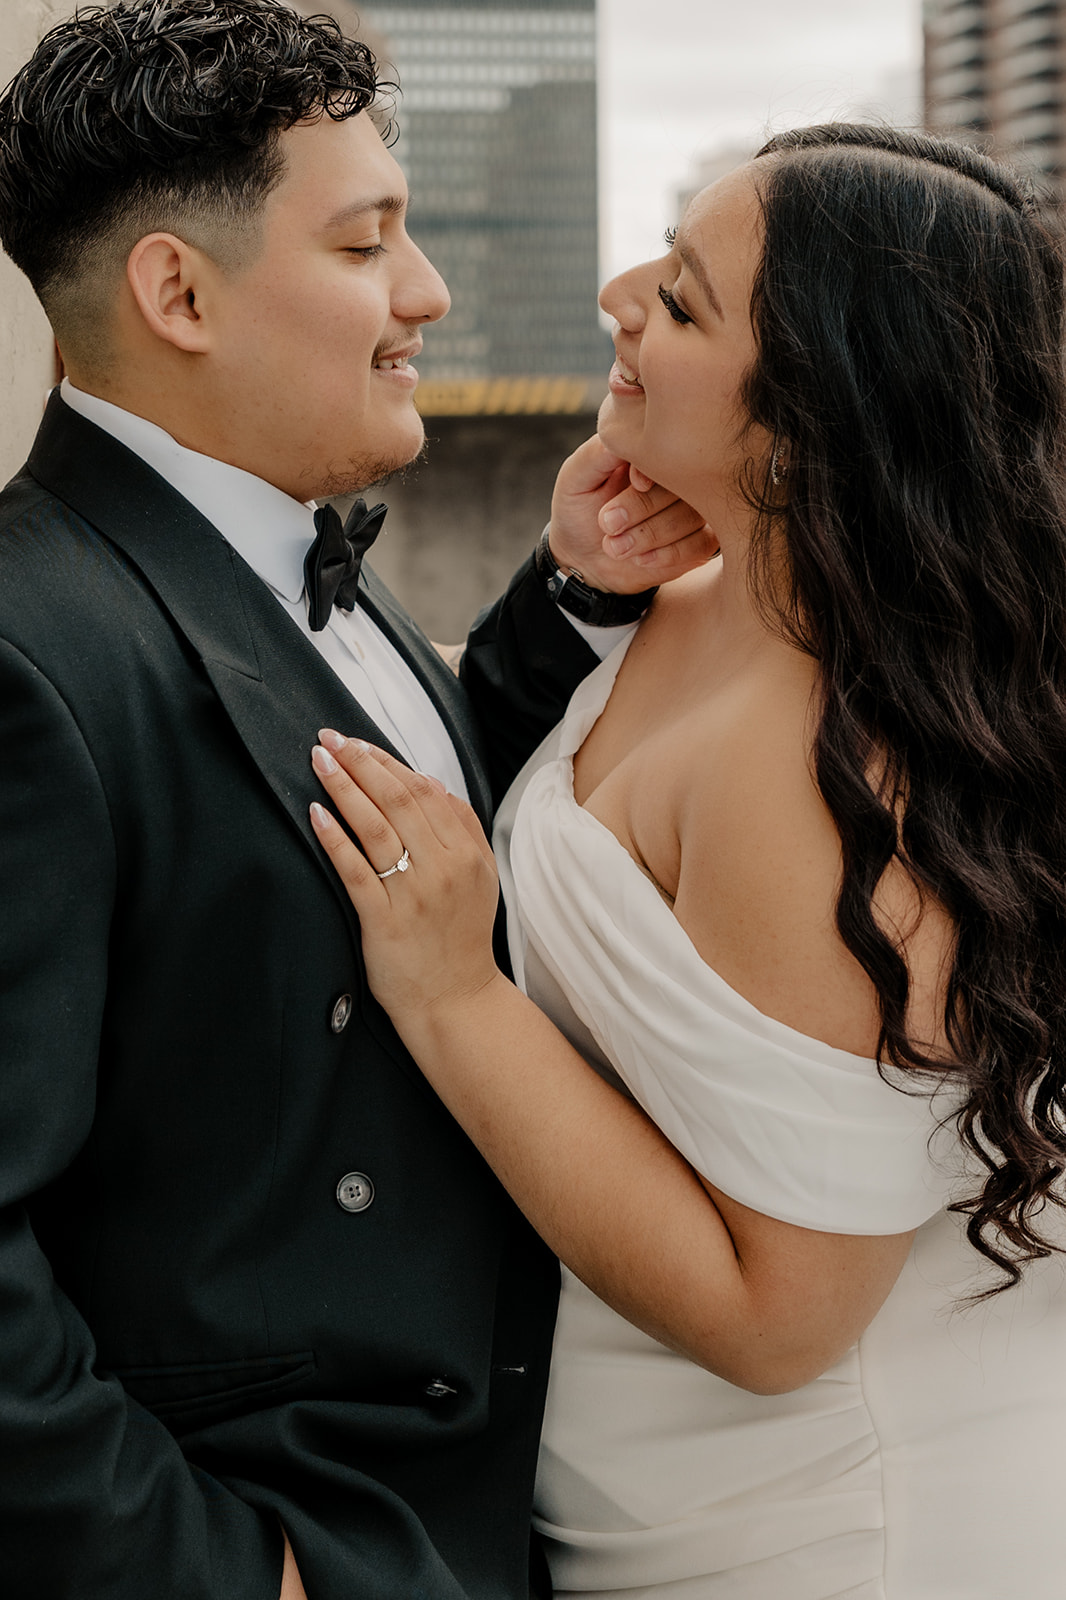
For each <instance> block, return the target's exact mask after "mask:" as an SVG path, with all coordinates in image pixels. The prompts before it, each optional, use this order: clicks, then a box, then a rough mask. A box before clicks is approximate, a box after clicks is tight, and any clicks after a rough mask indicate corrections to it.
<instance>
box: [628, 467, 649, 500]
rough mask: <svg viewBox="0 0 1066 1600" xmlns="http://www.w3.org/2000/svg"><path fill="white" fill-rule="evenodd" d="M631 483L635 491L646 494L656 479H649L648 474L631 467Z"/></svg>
mask: <svg viewBox="0 0 1066 1600" xmlns="http://www.w3.org/2000/svg"><path fill="white" fill-rule="evenodd" d="M629 481H630V483H631V484H632V485H633V487H634V489H637V490H639V491H640V493H641V494H645V493H646V492H647V490H649V489H650V488H651V486H652V484H653V483H654V481H655V480H654V478H649V477H648V474H647V473H646V472H641V470H640V468H639V467H630V469H629Z"/></svg>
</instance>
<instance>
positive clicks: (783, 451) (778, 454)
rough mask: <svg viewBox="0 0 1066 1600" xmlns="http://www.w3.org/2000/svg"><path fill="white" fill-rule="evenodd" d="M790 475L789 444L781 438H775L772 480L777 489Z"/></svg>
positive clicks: (771, 466)
mask: <svg viewBox="0 0 1066 1600" xmlns="http://www.w3.org/2000/svg"><path fill="white" fill-rule="evenodd" d="M787 477H788V446H787V445H786V444H782V443H781V441H780V440H779V439H775V440H774V453H773V455H772V456H771V457H770V481H771V483H772V484H773V486H774V488H775V489H778V488H780V486H781V484H782V483H784V481H785V479H786V478H787Z"/></svg>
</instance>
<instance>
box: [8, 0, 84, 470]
mask: <svg viewBox="0 0 1066 1600" xmlns="http://www.w3.org/2000/svg"><path fill="white" fill-rule="evenodd" d="M73 10H74V6H73V3H72V0H0V83H4V84H6V83H8V82H10V80H11V78H12V77H13V76H14V74H15V72H16V71H17V69H18V68H19V67H20V66H21V65H22V63H23V62H24V61H25V60H26V59H27V57H28V56H30V55H32V54H33V50H34V48H35V46H36V45H37V43H38V41H39V39H40V38H41V35H42V34H44V33H46V32H47V31H48V29H49V28H50V27H51V26H52V24H53V23H55V22H58V21H60V20H61V19H62V18H63V17H65V16H69V15H70V14H71V12H72V11H73ZM54 376H55V358H54V353H53V340H52V330H51V329H50V328H49V326H48V322H47V320H46V318H45V315H44V312H43V311H42V310H41V308H40V306H39V304H38V303H37V299H36V297H35V296H34V293H33V290H32V289H31V288H30V286H29V284H28V283H27V281H26V279H25V278H24V277H23V276H22V273H21V272H19V270H18V268H17V267H15V266H14V265H13V264H12V263H11V262H10V261H9V260H8V258H7V256H5V255H2V254H0V483H6V482H7V480H8V478H10V476H11V474H12V473H13V472H14V471H15V470H16V469H17V468H18V467H20V466H21V465H22V463H23V461H25V459H26V452H27V451H28V449H29V447H30V442H31V440H32V439H33V435H34V433H35V432H36V431H37V424H38V422H39V421H40V419H41V411H42V409H43V407H44V399H45V395H46V393H47V391H48V389H49V388H50V387H51V385H52V382H53V379H54Z"/></svg>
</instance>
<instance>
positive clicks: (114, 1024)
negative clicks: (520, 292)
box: [0, 396, 593, 1600]
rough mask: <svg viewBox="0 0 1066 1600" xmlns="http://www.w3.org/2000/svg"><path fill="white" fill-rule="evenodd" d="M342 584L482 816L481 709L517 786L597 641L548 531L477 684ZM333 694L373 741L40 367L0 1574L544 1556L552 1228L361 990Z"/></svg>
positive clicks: (6, 813)
mask: <svg viewBox="0 0 1066 1600" xmlns="http://www.w3.org/2000/svg"><path fill="white" fill-rule="evenodd" d="M360 603H363V604H365V605H366V607H367V609H368V610H369V611H370V612H371V613H372V615H373V616H374V617H375V618H376V619H377V620H378V622H379V623H380V624H381V626H382V627H383V628H384V629H385V631H386V633H387V634H388V635H389V636H390V637H391V638H392V639H393V641H394V642H395V643H396V644H397V645H398V647H399V648H400V650H401V651H402V652H403V654H404V656H405V657H406V659H407V660H408V661H409V663H410V664H411V666H412V667H413V669H414V671H415V672H416V673H417V674H418V676H419V677H420V678H421V680H422V682H423V683H424V684H425V686H426V688H427V689H428V691H429V693H430V696H431V697H432V699H433V700H434V702H435V703H436V705H437V706H438V708H439V710H440V713H441V715H442V717H443V718H444V720H445V723H446V724H447V726H448V727H449V729H450V730H451V732H452V735H453V737H454V739H455V743H456V746H457V749H458V751H459V754H460V757H461V759H462V762H463V767H464V770H465V773H466V776H467V780H468V783H469V787H470V793H471V795H472V797H473V799H474V803H475V805H476V806H477V807H478V808H479V810H480V811H481V814H482V816H483V817H485V818H486V819H487V817H488V813H489V809H490V800H489V795H488V789H487V785H486V780H485V776H484V769H483V765H482V760H481V756H480V753H479V752H480V750H481V746H482V740H484V741H485V744H486V746H487V747H488V748H493V749H494V750H495V757H494V767H495V780H496V783H497V785H499V786H502V785H503V784H504V783H505V782H506V780H507V778H508V776H509V774H510V773H511V771H513V770H514V768H515V766H516V764H517V763H518V762H519V761H521V759H523V758H524V756H525V755H526V754H527V753H528V751H529V750H530V749H531V748H532V747H533V745H534V744H535V742H536V741H537V739H538V738H539V737H540V736H541V734H542V733H543V732H544V731H545V730H546V728H547V727H548V726H550V724H551V723H552V722H553V721H554V720H555V719H556V718H557V716H558V715H559V712H560V710H561V706H562V703H563V701H564V700H565V697H566V695H567V693H568V692H569V690H570V689H571V688H572V687H573V685H574V683H575V682H576V681H577V680H578V679H579V678H580V677H581V676H582V675H583V673H584V672H585V671H587V670H588V668H589V666H590V665H592V664H593V661H592V656H591V652H589V651H588V650H587V648H586V646H585V645H584V644H583V643H582V641H581V640H580V639H579V638H578V636H577V635H576V634H575V633H574V631H573V630H572V629H571V628H569V626H568V625H567V624H566V622H565V620H564V619H560V618H558V617H556V616H555V614H554V613H553V611H552V609H551V607H550V606H549V605H548V603H547V602H546V601H545V600H544V599H543V598H542V597H541V596H540V595H539V589H538V586H537V585H536V583H535V582H534V581H533V580H532V579H531V578H530V575H529V571H528V567H527V568H526V569H523V572H522V573H520V574H519V576H518V578H517V579H516V582H515V583H514V584H513V585H512V587H511V590H510V591H509V592H508V595H507V596H506V597H505V598H504V600H503V601H501V602H500V603H498V605H497V606H496V607H495V608H493V610H492V611H491V613H489V614H487V615H486V616H485V617H484V618H483V619H482V620H481V622H480V624H479V626H478V629H477V633H476V638H475V640H474V645H473V649H472V652H471V656H470V662H469V666H468V672H467V678H468V683H469V689H468V691H467V690H464V689H463V688H462V687H461V686H460V685H459V684H457V683H456V681H455V679H454V678H453V677H452V676H451V675H450V674H449V673H448V672H447V671H446V669H445V668H444V667H443V665H442V664H441V663H440V661H439V659H438V658H437V656H436V654H435V652H434V651H433V650H432V647H431V646H429V645H428V643H427V642H426V640H425V639H424V638H423V637H422V635H421V634H419V632H418V630H417V629H416V628H415V627H414V625H413V624H412V623H411V622H410V620H409V619H408V618H407V617H406V616H405V615H404V614H403V612H402V611H401V610H400V608H399V607H398V606H397V605H396V603H395V602H394V601H393V600H392V598H391V597H390V596H389V595H388V593H387V592H386V591H385V590H384V588H383V587H382V586H381V585H380V584H378V583H377V582H376V580H375V579H374V578H373V576H372V575H369V576H368V579H367V585H366V592H365V594H364V595H362V596H361V601H360ZM479 714H480V716H481V717H482V719H483V720H482V726H481V728H480V730H479V727H478V716H479ZM325 724H329V725H333V726H336V727H338V728H341V729H343V730H344V731H346V732H348V733H351V734H354V735H357V736H360V737H365V738H368V739H371V740H373V741H375V742H376V743H379V744H384V745H386V746H387V741H386V740H385V738H384V736H383V735H382V733H381V731H380V730H379V729H378V728H376V727H374V726H373V724H372V723H370V722H369V720H368V718H367V717H366V716H365V714H364V713H363V712H362V711H361V710H360V708H359V706H358V705H357V704H356V703H355V702H354V701H353V700H352V699H351V697H350V696H349V695H348V693H347V691H346V690H345V689H344V687H343V685H342V684H341V683H340V682H339V680H338V679H337V678H336V677H335V676H334V674H333V673H332V672H331V671H330V669H329V668H328V667H327V666H326V665H325V663H324V662H323V661H322V659H321V657H320V656H319V655H318V653H317V651H316V650H315V649H314V647H313V646H312V645H311V644H310V643H309V642H308V641H307V640H306V639H305V638H304V636H303V635H302V634H301V633H300V631H299V629H298V628H296V627H295V625H294V624H293V623H292V621H291V620H290V618H288V617H287V616H286V615H285V613H284V612H283V611H282V609H281V608H280V607H279V606H278V604H277V602H276V601H275V600H274V598H273V596H272V595H271V594H270V593H269V592H268V591H267V589H266V588H265V587H264V586H263V584H262V583H261V582H260V580H259V579H258V578H257V577H256V576H255V575H254V574H253V573H252V572H251V570H250V569H249V568H248V567H247V566H246V565H245V564H244V562H243V561H242V560H241V558H240V557H239V556H238V555H237V554H236V553H235V552H234V551H233V549H232V548H231V547H230V546H229V545H228V544H227V543H226V542H225V540H223V538H222V537H221V535H220V534H219V533H218V532H217V531H216V530H215V529H214V528H213V527H212V526H211V525H210V524H209V523H207V522H206V521H205V520H204V519H203V518H202V517H200V516H199V514H198V513H197V512H195V511H194V509H193V508H192V507H191V506H190V505H189V504H188V503H187V502H186V501H185V500H184V499H182V497H181V496H180V495H178V494H176V493H175V492H174V491H173V490H172V489H171V488H170V487H169V486H168V485H166V484H165V483H164V482H163V481H162V480H161V479H160V478H159V477H158V476H157V475H156V474H155V473H154V472H153V471H152V470H151V469H150V468H148V467H147V466H146V465H145V464H144V463H143V462H141V461H140V460H139V459H138V458H137V457H135V456H134V455H132V454H131V453H130V452H129V451H127V450H126V449H125V448H124V447H123V446H122V445H120V444H119V443H117V441H115V440H114V439H112V438H111V437H110V436H109V435H107V434H105V433H103V432H101V431H100V430H99V429H97V428H95V427H94V426H93V425H92V424H90V423H88V422H86V421H85V420H84V419H82V418H81V417H80V416H78V415H77V414H75V413H74V412H73V411H71V410H70V409H69V408H68V407H66V406H64V405H63V404H62V402H61V401H60V400H59V399H58V397H57V396H53V398H52V400H51V402H50V406H49V410H48V413H47V415H46V418H45V421H44V423H43V425H42V428H41V431H40V433H39V435H38V439H37V442H36V444H35V446H34V450H33V453H32V455H31V457H30V460H29V463H28V466H27V468H26V469H25V470H24V472H23V473H22V474H21V475H20V476H19V477H18V478H16V479H15V480H14V481H13V483H12V484H10V485H9V486H8V488H7V489H6V490H5V491H4V493H3V495H2V496H0V885H2V888H0V893H2V910H0V1574H2V1588H3V1593H4V1594H5V1596H7V1597H8V1600H29V1597H31V1596H32V1597H33V1600H60V1597H66V1596H70V1597H78V1600H88V1597H101V1600H103V1597H107V1600H119V1597H121V1600H208V1597H211V1600H275V1596H276V1595H277V1593H278V1589H279V1586H280V1574H281V1543H280V1534H279V1518H280V1520H281V1521H282V1522H283V1523H284V1525H285V1527H286V1529H287V1530H288V1532H289V1536H290V1538H291V1540H292V1543H293V1546H294V1549H295V1552H296V1555H297V1559H298V1562H299V1565H300V1568H301V1571H302V1573H303V1576H304V1581H305V1583H306V1587H307V1590H308V1593H309V1595H310V1596H311V1597H312V1600H524V1597H525V1596H526V1594H527V1592H528V1588H527V1585H528V1555H529V1548H528V1543H529V1542H528V1519H529V1504H530V1497H531V1485H532V1475H533V1470H534V1462H535V1456H536V1448H537V1435H538V1428H539V1422H540V1414H541V1406H542V1402H543V1393H544V1386H545V1380H546V1374H547V1363H548V1355H549V1346H550V1339H551V1330H552V1323H553V1317H554V1302H555V1266H554V1263H553V1261H552V1260H551V1258H550V1257H549V1255H548V1253H547V1252H546V1251H545V1249H544V1248H543V1246H542V1245H541V1244H540V1242H539V1241H538V1240H537V1239H536V1238H535V1237H534V1236H533V1235H532V1233H531V1231H530V1230H529V1229H528V1227H527V1226H526V1224H525V1223H524V1222H523V1220H522V1219H521V1218H520V1217H519V1215H518V1214H517V1212H516V1211H515V1210H514V1208H513V1207H512V1205H511V1204H510V1202H509V1200H508V1199H507V1197H506V1196H505V1195H504V1194H503V1192H502V1190H501V1189H500V1187H499V1186H498V1184H497V1183H496V1181H495V1179H494V1178H493V1176H492V1174H491V1173H490V1172H489V1171H488V1169H487V1168H486V1166H485V1165H484V1163H483V1162H482V1160H481V1158H480V1157H479V1155H478V1154H477V1152H476V1151H475V1150H474V1149H473V1147H472V1146H471V1145H470V1143H469V1142H468V1140H467V1139H466V1137H465V1136H464V1134H463V1133H462V1132H461V1130H460V1129H459V1128H458V1127H457V1125H456V1124H455V1123H454V1122H453V1121H452V1119H451V1118H450V1117H449V1115H448V1114H447V1112H446V1111H445V1110H444V1109H443V1107H442V1106H441V1105H440V1103H439V1101H437V1099H436V1098H435V1096H434V1095H433V1094H432V1092H431V1091H430V1090H429V1089H428V1087H427V1086H426V1084H425V1082H424V1081H423V1079H422V1078H421V1076H420V1074H419V1073H418V1071H417V1069H416V1068H415V1066H414V1064H413V1063H412V1061H411V1060H410V1058H409V1057H408V1056H407V1054H406V1052H405V1051H404V1049H403V1047H402V1046H401V1044H400V1042H399V1040H398V1038H397V1036H396V1034H395V1033H394V1031H393V1029H392V1027H391V1025H390V1023H389V1021H388V1019H387V1017H386V1016H385V1015H384V1013H383V1012H382V1011H381V1010H380V1008H379V1007H378V1006H377V1005H376V1004H375V1002H374V1001H373V999H372V998H371V997H370V995H369V994H368V992H367V988H366V982H365V976H364V971H363V967H362V963H361V959H360V949H359V930H358V925H357V921H356V918H355V916H354V913H353V911H352V910H351V908H350V906H349V903H348V901H347V898H346V897H345V895H344V894H343V891H342V890H341V889H340V887H339V885H338V883H337V882H336V881H335V879H334V878H333V876H332V874H331V871H330V869H329V867H328V864H327V862H326V860H325V857H324V855H323V854H322V852H321V850H320V848H319V846H318V844H317V842H316V841H315V838H314V835H313V833H312V831H311V829H310V825H309V823H308V819H307V807H308V805H309V803H310V801H311V800H312V799H314V798H315V796H316V793H317V792H318V790H317V784H316V783H315V781H314V779H313V777H312V774H311V771H310V766H309V752H310V748H311V745H312V743H313V742H314V738H315V734H316V730H317V729H318V727H319V726H321V725H325ZM346 997H347V998H346ZM349 1002H350V1003H349ZM352 1173H356V1174H360V1175H362V1176H361V1177H360V1178H359V1179H357V1180H356V1186H357V1188H358V1189H359V1190H360V1192H361V1193H362V1195H363V1197H364V1198H366V1197H367V1196H368V1195H370V1194H371V1192H372V1200H371V1203H370V1204H369V1205H366V1206H364V1208H363V1209H360V1210H352V1209H345V1208H344V1207H343V1206H342V1205H341V1204H340V1203H339V1201H338V1185H339V1183H340V1180H341V1179H342V1178H343V1177H345V1176H346V1175H348V1174H352ZM367 1180H369V1181H367Z"/></svg>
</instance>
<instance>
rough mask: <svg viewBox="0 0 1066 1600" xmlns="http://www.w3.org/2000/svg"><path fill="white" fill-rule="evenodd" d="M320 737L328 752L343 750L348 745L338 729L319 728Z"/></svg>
mask: <svg viewBox="0 0 1066 1600" xmlns="http://www.w3.org/2000/svg"><path fill="white" fill-rule="evenodd" d="M318 737H319V739H320V740H321V741H322V743H323V744H324V745H325V747H326V749H327V750H343V749H344V747H345V745H346V744H347V743H348V741H347V739H346V738H345V737H344V735H343V733H338V732H337V730H336V728H319V730H318Z"/></svg>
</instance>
